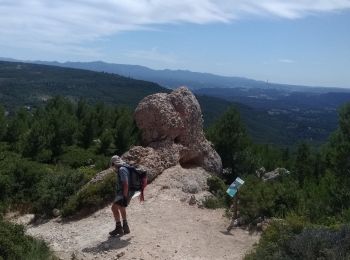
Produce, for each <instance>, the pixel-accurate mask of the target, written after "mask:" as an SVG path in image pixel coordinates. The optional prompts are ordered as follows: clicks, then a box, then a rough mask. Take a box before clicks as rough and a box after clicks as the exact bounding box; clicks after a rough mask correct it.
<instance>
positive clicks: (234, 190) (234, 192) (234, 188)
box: [226, 177, 244, 219]
mask: <svg viewBox="0 0 350 260" xmlns="http://www.w3.org/2000/svg"><path fill="white" fill-rule="evenodd" d="M243 184H244V181H243V180H242V179H241V178H239V177H237V178H236V179H235V181H234V182H232V183H231V185H230V186H229V187H228V189H227V191H226V192H227V194H228V195H230V196H231V197H232V198H233V197H235V198H234V202H233V206H234V209H233V219H236V218H237V217H238V198H239V197H238V190H239V188H240V187H241V186H242V185H243Z"/></svg>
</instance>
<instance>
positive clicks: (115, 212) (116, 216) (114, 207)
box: [112, 203, 120, 222]
mask: <svg viewBox="0 0 350 260" xmlns="http://www.w3.org/2000/svg"><path fill="white" fill-rule="evenodd" d="M112 212H113V216H114V219H115V222H120V215H119V205H118V204H116V203H113V205H112Z"/></svg>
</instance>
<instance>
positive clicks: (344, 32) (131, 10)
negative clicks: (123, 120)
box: [0, 0, 350, 87]
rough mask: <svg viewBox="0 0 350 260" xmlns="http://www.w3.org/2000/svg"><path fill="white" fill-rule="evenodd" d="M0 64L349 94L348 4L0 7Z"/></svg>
mask: <svg viewBox="0 0 350 260" xmlns="http://www.w3.org/2000/svg"><path fill="white" fill-rule="evenodd" d="M0 57H7V58H16V59H26V60H57V61H68V60H69V61H93V60H103V61H108V62H113V63H125V64H139V65H145V66H149V67H151V68H156V69H163V68H170V69H189V70H193V71H200V72H212V73H216V74H220V75H231V76H244V77H249V78H254V79H261V80H269V81H270V82H280V83H291V84H304V85H321V86H338V87H350V72H349V68H350V0H294V1H287V0H231V1H230V0H183V1H181V0H104V1H101V0H0Z"/></svg>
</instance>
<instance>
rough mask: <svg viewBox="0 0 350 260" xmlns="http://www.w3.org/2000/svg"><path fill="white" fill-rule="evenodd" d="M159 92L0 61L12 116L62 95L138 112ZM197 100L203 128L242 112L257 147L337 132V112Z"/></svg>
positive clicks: (94, 75) (2, 95)
mask: <svg viewBox="0 0 350 260" xmlns="http://www.w3.org/2000/svg"><path fill="white" fill-rule="evenodd" d="M156 92H169V90H168V89H166V88H162V87H161V86H159V85H157V84H155V83H151V82H147V81H142V80H134V79H131V78H126V77H122V76H118V75H115V74H109V73H103V72H92V71H88V70H80V69H70V68H62V67H55V66H47V65H37V64H29V63H16V62H0V103H1V104H2V105H3V106H4V107H5V109H6V110H7V111H10V112H12V113H13V112H14V111H15V110H16V109H17V108H18V107H21V106H26V107H27V109H29V110H30V109H33V108H35V107H37V106H40V105H42V104H44V103H46V102H47V101H48V100H49V99H50V98H52V97H55V96H58V95H60V96H65V97H67V98H69V99H70V100H72V101H74V102H77V101H78V100H79V99H80V98H84V99H85V100H86V101H87V102H88V103H91V104H92V103H97V102H103V103H105V104H113V105H125V106H128V107H129V108H131V109H134V108H135V106H136V105H137V103H138V102H139V101H140V100H141V99H142V98H143V97H145V96H146V95H149V94H153V93H156ZM204 94H207V93H204ZM227 97H230V96H229V95H227V96H226V98H227ZM197 98H198V100H199V103H200V105H201V108H202V111H203V117H204V125H205V127H208V126H209V125H211V124H212V123H213V122H215V120H216V119H217V118H218V117H219V116H220V115H222V114H223V113H224V112H225V111H226V110H227V108H228V107H229V106H232V105H233V106H235V107H237V108H238V109H239V111H240V113H241V116H242V120H243V122H244V123H245V125H246V126H247V130H248V132H249V133H250V135H251V136H252V138H253V140H255V141H257V142H259V143H270V144H276V145H280V146H291V145H294V144H295V143H296V142H298V140H308V141H311V142H312V143H315V144H319V143H321V142H324V141H325V140H326V139H327V138H328V135H329V134H330V133H331V132H332V131H333V130H334V129H335V128H336V121H337V115H336V109H335V108H334V107H333V108H332V110H330V111H328V113H326V114H324V113H323V114H319V113H303V114H302V113H301V112H300V113H299V112H295V111H294V112H293V111H292V112H293V113H292V114H286V113H283V111H282V112H281V111H277V112H276V111H272V112H271V111H270V110H266V109H261V108H259V107H254V106H253V105H252V106H251V107H250V106H247V105H244V104H240V103H237V101H240V100H239V99H238V100H234V101H235V103H232V102H231V101H233V100H230V101H229V100H223V99H220V98H215V97H210V96H202V95H197ZM242 100H243V99H242ZM291 115H293V117H292V116H291Z"/></svg>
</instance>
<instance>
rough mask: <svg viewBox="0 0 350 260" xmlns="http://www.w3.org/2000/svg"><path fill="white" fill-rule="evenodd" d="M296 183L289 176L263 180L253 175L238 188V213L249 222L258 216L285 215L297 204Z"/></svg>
mask: <svg viewBox="0 0 350 260" xmlns="http://www.w3.org/2000/svg"><path fill="white" fill-rule="evenodd" d="M298 198H299V193H298V185H297V182H296V181H295V180H293V179H292V178H290V177H282V178H280V179H279V180H274V181H269V182H264V181H262V180H260V179H259V178H257V177H256V176H254V175H251V176H248V177H246V179H245V184H244V185H243V186H242V188H241V190H240V214H241V215H242V216H243V217H244V218H246V219H247V220H248V221H249V222H251V221H254V220H255V219H257V218H259V217H285V216H286V215H287V214H289V213H290V212H291V211H293V210H294V209H296V208H297V206H298Z"/></svg>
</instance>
